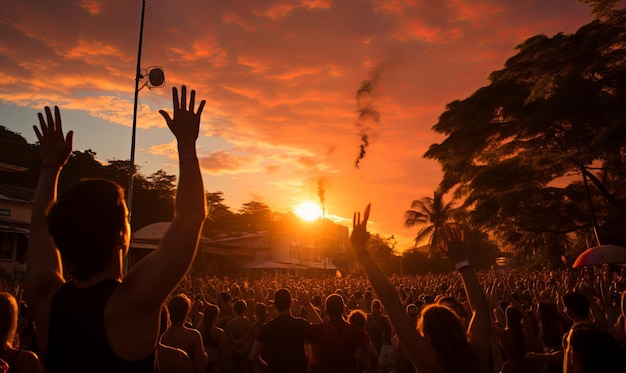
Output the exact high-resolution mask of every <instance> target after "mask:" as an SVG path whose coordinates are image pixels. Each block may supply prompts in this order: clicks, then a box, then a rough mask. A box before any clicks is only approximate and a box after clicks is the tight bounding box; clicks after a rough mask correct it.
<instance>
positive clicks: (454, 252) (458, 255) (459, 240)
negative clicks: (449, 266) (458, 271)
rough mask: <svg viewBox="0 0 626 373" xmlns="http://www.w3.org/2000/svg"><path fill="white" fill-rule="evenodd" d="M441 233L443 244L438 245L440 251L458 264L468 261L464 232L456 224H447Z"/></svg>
mask: <svg viewBox="0 0 626 373" xmlns="http://www.w3.org/2000/svg"><path fill="white" fill-rule="evenodd" d="M440 232H441V237H442V239H443V243H442V244H440V245H438V248H439V250H441V252H443V253H444V254H446V255H447V256H448V258H450V259H452V260H453V261H454V262H456V263H458V262H460V261H463V260H467V253H466V252H465V243H464V241H465V235H464V233H463V230H461V228H459V226H458V225H457V224H455V223H446V224H444V225H443V227H442V228H441V231H440Z"/></svg>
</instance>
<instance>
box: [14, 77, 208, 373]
mask: <svg viewBox="0 0 626 373" xmlns="http://www.w3.org/2000/svg"><path fill="white" fill-rule="evenodd" d="M172 98H173V107H174V114H173V116H170V114H169V113H167V112H166V111H163V110H161V111H159V112H160V114H161V115H162V116H163V118H164V119H165V122H166V124H167V126H168V127H169V129H170V131H171V132H172V133H173V134H174V136H175V137H176V140H177V144H178V159H179V178H178V186H177V190H176V199H175V202H176V203H175V211H174V218H173V220H172V221H171V222H170V223H169V225H168V226H167V229H166V231H165V232H164V233H163V238H162V240H161V242H160V243H159V246H158V247H157V249H155V250H153V251H152V252H151V253H150V254H148V255H147V256H146V257H145V258H143V259H142V260H141V261H139V262H138V263H137V264H134V266H133V267H132V268H131V269H130V270H128V269H127V268H124V267H125V266H124V264H125V263H126V264H127V262H125V261H124V257H125V256H126V255H127V254H128V251H129V247H130V231H131V228H130V220H129V211H128V208H127V206H126V201H125V196H124V191H123V189H122V188H121V187H120V186H119V185H118V184H116V183H115V182H112V181H109V180H104V179H86V180H81V181H79V182H77V183H75V184H73V185H71V186H69V187H68V188H66V189H65V191H64V192H63V193H62V194H60V195H59V196H58V198H57V195H56V194H57V183H58V179H59V176H60V174H61V170H62V168H63V166H64V165H65V164H66V162H67V161H68V160H69V159H70V156H71V154H72V143H73V132H72V131H69V132H68V133H67V136H66V135H64V133H63V128H62V123H61V113H60V111H59V109H58V107H54V113H53V111H52V110H51V109H50V108H49V107H45V113H43V114H41V113H40V114H39V126H38V127H37V126H35V127H34V129H35V134H36V135H37V139H38V140H39V144H40V145H39V149H40V153H41V155H42V158H43V165H42V166H41V172H40V174H39V180H38V183H37V189H36V191H35V198H34V202H33V207H32V215H31V232H30V233H31V236H30V241H29V247H28V254H27V258H26V261H27V266H28V276H27V278H26V282H25V284H24V288H25V295H26V301H27V303H28V304H29V308H30V310H31V312H32V315H33V319H34V321H35V323H36V325H37V330H36V335H37V342H38V344H39V349H40V352H41V354H42V356H43V360H44V362H45V364H46V371H47V373H56V372H64V373H67V372H152V371H155V369H157V364H155V360H158V359H155V350H156V349H157V345H158V342H159V336H160V315H161V307H162V305H163V302H164V301H165V300H166V299H167V298H168V296H169V294H170V293H171V292H172V291H173V290H174V289H175V288H176V287H177V285H178V283H179V282H180V280H181V279H182V278H183V276H184V275H185V274H186V273H187V271H188V270H189V267H190V265H191V262H192V260H193V258H194V256H195V253H196V249H197V245H198V238H199V235H200V230H201V229H202V224H203V222H204V219H205V218H206V206H205V198H204V197H205V195H204V185H203V182H202V175H201V173H200V167H199V163H198V157H197V153H196V140H197V138H198V134H199V130H200V116H201V114H202V110H203V108H204V105H205V101H204V100H202V101H201V102H200V103H199V105H198V107H197V110H196V102H195V91H193V90H192V91H191V94H190V97H189V102H188V100H187V87H185V86H182V89H181V95H180V97H179V91H178V88H173V89H172ZM64 265H65V268H63V266H64ZM64 269H65V270H64ZM65 275H67V278H66V277H65Z"/></svg>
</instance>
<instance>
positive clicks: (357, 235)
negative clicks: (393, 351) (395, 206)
mask: <svg viewBox="0 0 626 373" xmlns="http://www.w3.org/2000/svg"><path fill="white" fill-rule="evenodd" d="M369 214H370V205H367V207H366V208H365V211H364V213H363V219H362V220H361V213H360V212H359V213H355V214H354V218H353V225H352V235H351V236H350V242H351V243H352V247H353V248H354V250H355V252H356V256H357V258H358V259H359V262H360V263H361V266H362V267H363V269H364V270H365V273H366V274H367V277H368V278H369V281H370V283H371V284H372V287H373V288H374V290H375V291H376V294H377V295H378V298H379V299H380V301H381V303H382V304H383V307H385V309H386V310H387V314H388V315H389V320H390V321H391V325H393V328H394V330H395V331H396V334H397V336H398V340H399V341H400V344H402V347H403V348H404V350H405V351H406V353H407V355H408V357H409V358H410V359H411V362H413V365H414V366H415V368H416V370H417V371H418V372H440V371H441V367H440V365H439V363H438V358H437V353H436V351H435V350H434V348H433V347H432V346H431V345H430V343H429V342H428V341H427V340H426V339H425V338H424V337H422V336H421V335H420V333H419V332H418V331H417V329H416V328H415V326H414V325H413V324H411V321H410V320H409V318H408V316H407V314H406V311H405V308H404V307H403V306H402V303H401V302H400V297H399V295H398V293H397V291H396V289H395V288H394V286H393V285H392V284H391V282H390V281H389V278H388V277H387V276H386V275H385V274H384V273H383V271H382V270H381V269H380V267H379V266H378V264H376V262H375V261H374V259H373V258H372V257H371V256H370V255H369V252H368V251H367V247H366V246H367V241H368V240H369V238H370V234H369V232H368V231H367V220H368V219H369Z"/></svg>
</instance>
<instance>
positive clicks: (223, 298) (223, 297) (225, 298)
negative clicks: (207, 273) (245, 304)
mask: <svg viewBox="0 0 626 373" xmlns="http://www.w3.org/2000/svg"><path fill="white" fill-rule="evenodd" d="M217 301H218V303H219V304H220V305H222V304H226V303H228V302H230V294H228V292H226V291H222V292H221V293H220V294H219V296H218V297H217Z"/></svg>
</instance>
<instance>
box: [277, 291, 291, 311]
mask: <svg viewBox="0 0 626 373" xmlns="http://www.w3.org/2000/svg"><path fill="white" fill-rule="evenodd" d="M274 307H276V310H277V311H287V310H288V309H289V308H290V307H291V293H290V292H289V290H287V289H278V290H276V292H275V293H274Z"/></svg>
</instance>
